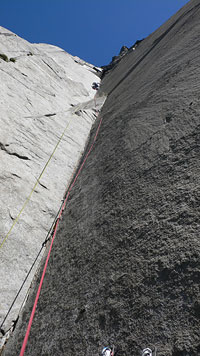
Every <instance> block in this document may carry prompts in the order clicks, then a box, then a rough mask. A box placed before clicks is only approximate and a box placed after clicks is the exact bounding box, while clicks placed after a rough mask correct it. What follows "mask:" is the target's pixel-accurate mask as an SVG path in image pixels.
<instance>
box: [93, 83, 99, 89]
mask: <svg viewBox="0 0 200 356" xmlns="http://www.w3.org/2000/svg"><path fill="white" fill-rule="evenodd" d="M99 87H100V84H99V83H96V82H94V83H92V89H94V90H99Z"/></svg>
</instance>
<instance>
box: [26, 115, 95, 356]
mask: <svg viewBox="0 0 200 356" xmlns="http://www.w3.org/2000/svg"><path fill="white" fill-rule="evenodd" d="M101 123H102V118H101V119H100V122H99V125H98V128H97V131H96V134H95V137H94V139H93V142H92V145H91V147H90V149H89V151H88V153H87V154H86V156H85V158H84V160H83V163H82V164H81V167H80V168H79V170H78V173H77V174H76V176H75V178H74V181H73V183H72V184H71V186H70V188H69V190H68V193H67V196H66V198H65V200H64V202H63V205H62V208H61V210H60V213H59V215H58V219H57V222H56V225H55V228H54V233H53V237H52V241H51V245H50V248H49V252H48V255H47V258H46V262H45V266H44V269H43V273H42V277H41V280H40V284H39V287H38V290H37V295H36V298H35V302H34V305H33V309H32V312H31V316H30V319H29V323H28V327H27V330H26V335H25V338H24V341H23V344H22V348H21V351H20V356H23V355H24V352H25V348H26V345H27V341H28V337H29V334H30V330H31V325H32V322H33V318H34V315H35V311H36V307H37V303H38V299H39V296H40V292H41V289H42V284H43V281H44V276H45V273H46V270H47V265H48V261H49V257H50V254H51V250H52V246H53V243H54V239H55V236H56V231H57V228H58V224H59V221H60V218H61V215H62V213H63V210H64V209H65V206H66V203H67V200H68V198H69V194H70V191H71V189H72V188H73V186H74V184H75V182H76V180H77V178H78V176H79V174H80V173H81V171H82V169H83V166H84V165H85V162H86V160H87V158H88V156H89V154H90V152H91V151H92V149H93V146H94V144H95V141H96V139H97V136H98V133H99V129H100V126H101Z"/></svg>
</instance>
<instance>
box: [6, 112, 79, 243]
mask: <svg viewBox="0 0 200 356" xmlns="http://www.w3.org/2000/svg"><path fill="white" fill-rule="evenodd" d="M77 110H78V106H77V107H75V108H74V110H73V112H72V115H73V114H74V113H75V111H77ZM72 117H73V116H72ZM72 117H71V119H70V120H69V121H68V123H67V125H66V127H65V129H64V131H63V132H62V134H61V136H60V138H59V140H58V141H57V143H56V145H55V147H54V149H53V152H52V154H51V155H50V157H49V159H48V161H47V162H46V164H45V166H44V167H43V169H42V171H41V173H40V175H39V177H38V178H37V180H36V182H35V185H34V186H33V188H32V190H31V192H30V194H29V196H28V197H27V198H26V200H25V202H24V204H23V206H22V208H21V210H20V211H19V213H18V215H17V217H16V219H15V220H14V221H13V224H12V226H11V228H10V230H9V231H8V233H7V234H6V236H5V237H4V239H3V241H2V242H1V244H0V249H1V248H2V247H3V245H4V243H5V242H6V240H7V238H8V237H9V235H10V233H11V231H12V230H13V228H14V226H15V224H16V223H17V222H18V220H19V218H20V215H21V214H22V212H23V211H24V209H25V207H26V205H27V204H28V202H29V201H30V199H31V196H32V194H33V192H34V191H35V189H36V187H37V185H38V184H39V182H40V179H41V178H42V176H43V174H44V172H45V170H46V168H47V166H48V165H49V163H50V161H51V159H52V157H53V156H54V154H55V152H56V150H57V148H58V146H59V144H60V142H61V141H62V139H63V136H64V135H65V132H66V131H67V129H68V127H69V125H70V123H71V121H72Z"/></svg>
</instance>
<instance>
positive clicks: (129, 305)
mask: <svg viewBox="0 0 200 356" xmlns="http://www.w3.org/2000/svg"><path fill="white" fill-rule="evenodd" d="M199 17H200V3H199V1H197V0H193V1H191V2H190V3H189V4H187V5H186V6H185V7H184V8H183V9H182V10H181V11H179V12H178V13H177V14H176V15H175V16H174V17H172V18H171V19H170V20H169V21H168V22H167V23H166V24H165V25H163V26H162V27H161V28H160V29H159V30H157V31H156V32H155V33H154V34H152V35H151V36H149V37H148V38H147V39H146V40H144V41H143V42H142V43H141V44H140V46H139V47H138V49H137V51H132V52H130V53H128V54H127V55H126V56H125V57H124V58H123V59H122V60H121V62H120V63H119V64H118V65H117V66H116V67H115V69H114V70H112V71H111V72H110V73H109V74H108V75H107V76H106V77H105V78H104V80H103V83H102V91H104V92H107V93H108V94H109V95H108V99H107V101H106V104H105V105H104V108H103V112H102V117H103V123H102V127H101V130H100V132H99V136H98V139H97V142H96V145H95V148H94V150H93V151H92V153H91V155H90V157H89V160H88V162H87V164H86V166H85V168H84V170H83V171H82V173H81V176H80V177H79V180H78V181H77V184H76V186H75V187H74V190H73V192H72V193H71V196H70V201H69V203H68V206H67V208H66V210H65V212H64V218H63V220H62V221H61V224H60V228H59V232H58V234H57V237H56V240H55V245H54V248H53V251H52V255H51V258H50V261H49V266H48V270H47V274H46V277H45V281H44V285H43V289H42V294H41V297H40V300H39V303H38V308H37V313H36V316H35V319H34V322H33V326H32V330H31V335H30V338H29V342H28V346H27V350H26V353H25V354H26V355H27V356H28V355H29V356H33V355H34V356H36V355H43V356H44V355H45V356H47V355H50V356H53V355H81V356H86V355H88V356H89V355H97V354H98V353H99V352H100V350H101V347H103V346H105V345H109V344H115V345H116V346H117V347H118V349H119V352H118V355H119V356H121V355H123V356H124V355H127V356H128V355H140V352H141V349H142V348H144V347H152V348H153V346H154V345H155V346H157V348H158V352H157V355H159V356H197V355H200V338H199V331H200V288H199V280H200V263H199V261H200V239H199V218H200V205H199V198H200V189H199V176H200V164H199V154H200V84H199V82H200V66H199V54H200V53H199V52H200V49H199V36H200V22H199ZM97 125H98V122H96V124H95V128H96V127H97ZM95 128H94V130H93V132H92V133H91V140H92V137H93V136H94V132H95ZM37 286H38V281H36V283H35V286H34V287H35V289H33V292H32V295H31V296H30V298H29V301H28V303H27V305H26V307H25V309H24V312H23V315H22V318H21V322H20V323H19V325H18V330H17V331H16V332H15V335H14V337H13V339H12V340H11V341H10V344H9V345H8V347H7V349H6V352H5V355H12V356H15V355H18V353H19V349H20V347H21V343H22V339H23V337H24V333H25V328H26V326H27V321H28V318H29V315H30V310H31V306H32V302H33V297H34V294H35V293H36V287H37Z"/></svg>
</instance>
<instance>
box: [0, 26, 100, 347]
mask: <svg viewBox="0 0 200 356" xmlns="http://www.w3.org/2000/svg"><path fill="white" fill-rule="evenodd" d="M97 70H100V69H98V68H96V70H95V69H94V67H93V66H92V65H90V64H88V63H86V62H84V61H82V60H81V59H79V58H78V57H73V56H71V55H69V54H68V53H66V52H65V51H64V50H62V49H60V48H58V47H55V46H51V45H46V44H31V43H29V42H27V41H25V40H23V39H22V38H20V37H18V36H17V35H15V34H14V33H12V32H10V31H8V30H6V29H4V28H2V27H0V92H1V96H0V107H1V110H0V162H1V164H0V192H1V194H0V195H1V199H0V217H1V219H0V325H1V323H2V321H3V319H4V317H5V315H6V313H7V311H8V309H9V307H10V305H11V303H12V301H13V299H14V297H15V295H16V293H17V291H18V290H19V288H20V286H21V284H22V282H23V280H24V278H25V276H26V275H27V272H28V270H29V268H30V266H31V265H32V263H33V261H34V259H35V257H36V255H37V253H38V251H39V250H40V247H41V244H42V242H43V241H44V239H45V236H46V234H47V232H48V230H49V228H50V226H51V224H52V222H53V220H54V217H55V216H56V214H57V211H58V209H59V207H60V204H61V200H62V198H63V194H64V192H65V189H66V188H67V185H68V184H69V182H70V179H71V176H72V174H73V171H74V169H76V166H77V164H78V162H79V160H80V157H81V155H82V152H83V151H84V147H85V144H86V141H87V138H88V135H89V132H90V129H91V126H92V124H93V123H94V121H95V119H96V111H95V110H96V109H97V108H96V107H95V102H94V100H93V98H94V94H95V91H94V90H93V89H92V83H93V82H94V81H97V82H99V80H100V79H99V77H97V76H96V71H97ZM102 100H103V98H100V99H98V98H97V99H96V104H97V106H101V102H102ZM62 135H63V136H62ZM33 274H34V271H33V273H32V274H31V276H30V278H29V280H28V282H27V284H26V286H25V288H23V291H22V292H21V294H20V296H19V298H18V300H17V302H16V303H15V305H14V307H13V309H12V312H11V313H10V315H9V318H8V319H7V320H6V322H5V323H4V325H3V327H2V328H3V330H4V331H5V330H7V329H8V328H9V327H10V324H11V321H12V320H13V319H15V318H16V316H17V314H18V312H19V307H20V306H21V303H22V301H23V298H24V295H25V293H26V291H27V288H28V286H29V284H30V281H31V279H32V277H33ZM0 343H1V341H0Z"/></svg>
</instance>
